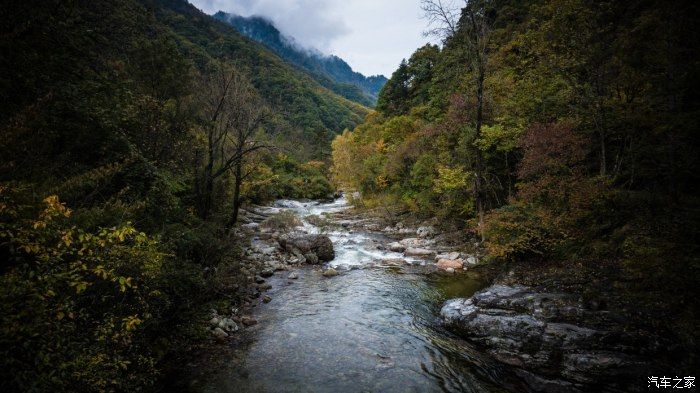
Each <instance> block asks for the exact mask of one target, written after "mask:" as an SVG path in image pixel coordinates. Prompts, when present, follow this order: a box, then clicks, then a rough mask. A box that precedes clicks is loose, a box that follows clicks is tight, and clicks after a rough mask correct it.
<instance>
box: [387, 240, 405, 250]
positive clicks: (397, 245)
mask: <svg viewBox="0 0 700 393" xmlns="http://www.w3.org/2000/svg"><path fill="white" fill-rule="evenodd" d="M387 248H389V251H393V252H404V251H405V250H406V246H404V245H403V244H401V243H399V242H393V243H389V244H387Z"/></svg>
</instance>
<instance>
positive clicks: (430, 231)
mask: <svg viewBox="0 0 700 393" xmlns="http://www.w3.org/2000/svg"><path fill="white" fill-rule="evenodd" d="M436 233H437V231H436V230H435V228H433V227H431V226H424V227H420V228H418V230H417V231H416V235H418V237H419V238H421V239H426V238H430V237H433V236H435V234H436Z"/></svg>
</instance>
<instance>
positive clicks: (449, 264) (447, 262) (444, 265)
mask: <svg viewBox="0 0 700 393" xmlns="http://www.w3.org/2000/svg"><path fill="white" fill-rule="evenodd" d="M463 265H464V261H463V260H461V259H440V260H439V261H438V262H437V267H438V269H452V270H455V269H461V268H462V266H463Z"/></svg>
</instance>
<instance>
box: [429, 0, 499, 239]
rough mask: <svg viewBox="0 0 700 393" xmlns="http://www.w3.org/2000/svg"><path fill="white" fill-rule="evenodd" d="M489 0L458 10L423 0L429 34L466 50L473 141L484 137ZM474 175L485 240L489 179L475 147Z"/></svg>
mask: <svg viewBox="0 0 700 393" xmlns="http://www.w3.org/2000/svg"><path fill="white" fill-rule="evenodd" d="M488 7H489V0H464V2H463V8H462V9H461V11H460V9H459V7H458V6H457V5H455V3H454V2H452V1H447V0H422V8H423V11H424V12H425V15H426V18H427V19H428V20H429V22H430V23H431V25H432V26H434V27H433V29H432V30H430V31H429V32H428V33H429V34H434V35H438V36H440V37H442V38H443V39H445V40H448V39H450V40H456V42H457V43H458V44H461V45H464V48H465V49H466V57H467V58H466V61H467V63H468V64H467V65H468V68H469V69H470V71H471V73H472V75H473V80H474V84H475V88H476V114H475V116H474V124H473V126H474V134H475V135H474V140H478V139H479V138H480V137H481V128H482V126H483V124H484V81H485V79H486V72H487V68H486V67H487V62H488V38H489V31H490V30H491V20H490V18H489V15H487V11H488ZM473 150H474V156H475V168H474V172H475V176H474V198H475V200H476V208H477V214H478V219H479V233H480V235H481V238H482V240H484V215H485V211H486V190H485V188H486V179H485V177H484V172H485V165H484V157H483V154H482V152H481V150H480V149H478V148H477V147H476V146H474V149H473Z"/></svg>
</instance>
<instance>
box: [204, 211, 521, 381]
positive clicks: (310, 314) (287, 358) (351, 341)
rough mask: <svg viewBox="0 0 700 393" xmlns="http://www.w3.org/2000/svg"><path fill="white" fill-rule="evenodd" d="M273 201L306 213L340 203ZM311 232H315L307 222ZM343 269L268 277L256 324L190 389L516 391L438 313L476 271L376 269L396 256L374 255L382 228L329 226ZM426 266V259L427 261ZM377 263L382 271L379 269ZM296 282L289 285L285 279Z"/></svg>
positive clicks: (469, 284) (417, 264) (468, 289)
mask: <svg viewBox="0 0 700 393" xmlns="http://www.w3.org/2000/svg"><path fill="white" fill-rule="evenodd" d="M345 206H346V205H345V203H344V201H343V200H338V201H335V202H333V203H329V204H317V203H307V204H303V203H299V202H294V201H279V202H278V203H277V204H276V206H275V208H274V209H291V210H294V211H295V212H297V213H298V214H299V215H300V216H301V217H302V218H303V217H308V216H309V215H318V214H323V213H326V212H337V211H340V210H342V209H343V208H345ZM304 222H305V224H304V228H305V229H306V230H307V231H309V232H320V231H321V230H322V229H320V228H316V227H314V226H313V225H311V224H309V223H308V222H307V221H306V220H304ZM328 234H329V236H330V237H331V239H332V240H333V242H334V245H335V249H336V259H335V260H334V261H332V262H331V263H330V264H329V265H330V266H334V267H337V268H338V269H339V270H341V271H342V274H341V275H340V276H337V277H334V278H325V277H323V276H322V275H321V271H320V270H319V269H315V268H313V267H307V268H302V269H298V270H297V272H298V274H299V276H300V278H299V279H298V280H293V281H291V280H289V281H288V280H287V278H286V277H287V275H288V274H289V272H281V273H277V274H276V275H275V276H274V277H273V278H271V279H270V283H271V284H272V285H273V289H272V290H271V291H270V292H268V293H269V294H270V295H271V296H272V299H273V300H272V302H270V303H269V304H264V305H260V306H258V307H257V308H256V311H255V314H254V316H255V318H256V319H258V321H259V324H258V325H255V326H254V327H253V328H250V329H246V332H245V333H244V334H245V335H246V338H247V339H246V340H244V343H243V344H239V345H238V346H236V347H235V348H233V349H232V351H231V353H230V355H229V356H230V359H227V360H228V361H227V363H226V365H225V366H224V367H222V368H221V369H219V370H213V372H212V376H211V377H209V378H207V381H205V382H200V383H198V384H197V385H199V388H197V389H196V390H199V391H203V392H430V391H466V392H483V391H486V392H498V391H504V390H518V388H517V386H518V384H517V382H514V381H516V380H515V379H513V378H512V376H511V375H510V374H509V373H508V371H507V370H503V369H500V368H499V367H497V366H496V365H495V364H493V363H492V362H489V361H486V360H485V358H484V357H483V356H482V355H480V354H479V352H478V351H476V350H475V349H473V348H472V347H471V346H469V345H468V344H467V343H465V342H464V341H462V340H460V339H458V338H456V337H454V336H452V335H451V334H450V333H449V332H447V331H445V330H444V329H443V328H442V327H441V326H440V323H439V321H438V319H437V315H438V312H439V308H440V305H441V304H442V302H443V301H444V300H446V299H448V298H451V297H457V296H470V295H471V294H473V293H474V292H475V291H477V290H478V289H480V288H481V287H482V286H483V284H484V283H482V282H481V281H480V280H479V278H478V277H476V276H469V275H457V276H446V275H442V274H435V273H434V274H428V273H427V271H428V269H426V268H423V267H421V265H425V264H426V261H420V260H411V263H412V266H406V267H403V268H394V267H392V268H386V267H381V262H379V263H377V261H381V260H382V259H391V258H397V257H400V255H399V254H395V253H391V252H384V251H379V250H377V249H376V244H377V241H381V242H385V241H387V239H384V238H382V236H381V235H379V234H372V233H368V232H362V231H360V232H353V231H352V230H348V229H345V228H340V229H338V228H335V229H333V230H331V231H330V232H328ZM427 263H430V262H427ZM377 265H379V267H378V266H377ZM290 282H292V283H290Z"/></svg>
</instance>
